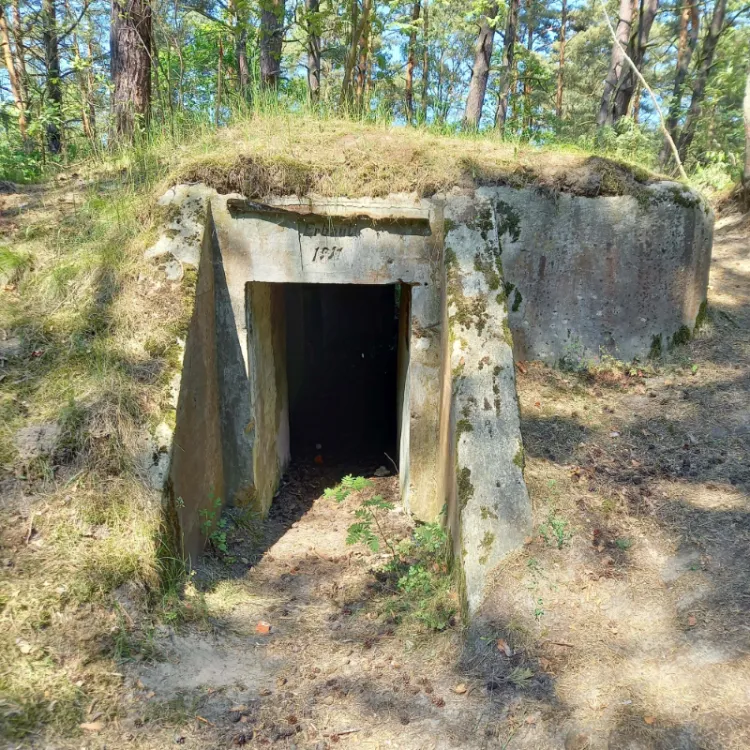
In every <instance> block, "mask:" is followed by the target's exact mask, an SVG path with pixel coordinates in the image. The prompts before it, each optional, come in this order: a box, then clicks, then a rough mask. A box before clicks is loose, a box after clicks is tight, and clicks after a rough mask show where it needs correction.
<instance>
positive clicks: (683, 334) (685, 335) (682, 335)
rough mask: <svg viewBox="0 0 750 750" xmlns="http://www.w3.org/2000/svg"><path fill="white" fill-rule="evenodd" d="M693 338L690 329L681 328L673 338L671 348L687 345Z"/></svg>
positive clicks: (686, 327)
mask: <svg viewBox="0 0 750 750" xmlns="http://www.w3.org/2000/svg"><path fill="white" fill-rule="evenodd" d="M691 338H693V332H692V331H691V330H690V328H688V326H680V328H679V330H678V331H677V332H676V333H675V334H674V336H672V342H671V346H672V347H675V346H681V345H682V344H687V343H689V342H690V339H691Z"/></svg>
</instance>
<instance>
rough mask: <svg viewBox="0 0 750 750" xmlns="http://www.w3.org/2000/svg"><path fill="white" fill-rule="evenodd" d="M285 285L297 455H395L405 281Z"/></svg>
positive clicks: (336, 459)
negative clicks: (375, 283) (402, 299)
mask: <svg viewBox="0 0 750 750" xmlns="http://www.w3.org/2000/svg"><path fill="white" fill-rule="evenodd" d="M284 287H285V289H284V293H285V308H286V347H287V382H288V388H289V422H290V438H291V445H290V447H291V454H292V460H294V461H299V460H303V461H304V460H309V459H312V458H314V457H316V456H319V457H320V458H318V459H317V460H318V461H319V462H320V461H323V462H324V463H325V464H327V465H332V464H341V463H346V462H354V463H361V462H363V461H368V460H372V461H374V462H376V463H381V464H382V463H387V459H386V458H385V456H384V453H388V455H389V456H392V457H393V458H394V460H397V449H396V445H397V424H398V417H397V409H398V404H397V379H398V351H397V350H398V333H399V309H400V306H401V307H403V305H402V304H401V299H400V298H401V287H400V286H395V285H379V286H375V285H359V284H357V285H354V284H285V285H284Z"/></svg>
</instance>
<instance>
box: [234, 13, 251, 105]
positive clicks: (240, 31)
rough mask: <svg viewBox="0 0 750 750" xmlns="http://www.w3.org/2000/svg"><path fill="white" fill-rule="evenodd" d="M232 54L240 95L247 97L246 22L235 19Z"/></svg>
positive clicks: (248, 89) (248, 82)
mask: <svg viewBox="0 0 750 750" xmlns="http://www.w3.org/2000/svg"><path fill="white" fill-rule="evenodd" d="M234 56H235V57H236V58H237V83H238V85H239V89H240V95H241V96H242V98H243V99H247V97H248V94H249V91H250V64H249V63H248V61H247V24H246V23H244V22H243V21H241V20H240V19H237V27H236V28H235V37H234Z"/></svg>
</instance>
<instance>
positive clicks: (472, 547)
mask: <svg viewBox="0 0 750 750" xmlns="http://www.w3.org/2000/svg"><path fill="white" fill-rule="evenodd" d="M177 194H179V195H182V193H179V191H177V192H176V195H177ZM183 197H184V198H185V200H186V201H187V204H188V206H189V209H190V211H191V212H192V211H193V207H194V206H193V204H194V203H195V200H198V199H199V198H200V200H203V199H204V198H205V195H204V194H203V193H201V191H200V190H198V192H190V191H187V192H185V196H183ZM208 200H209V203H210V205H209V209H208V212H207V219H206V223H205V231H204V235H203V244H202V255H201V260H200V270H199V282H198V289H197V293H196V305H195V312H194V316H193V320H192V323H191V327H190V332H189V335H188V339H187V344H186V353H185V362H184V368H183V379H182V388H181V393H180V399H179V406H178V415H177V429H176V432H175V438H174V446H173V450H172V455H173V461H172V467H171V471H170V480H169V482H168V492H167V495H168V498H169V499H170V505H169V508H170V510H171V513H170V516H171V517H175V518H177V519H178V525H179V526H180V527H181V533H182V535H183V537H184V540H185V549H186V551H187V552H188V553H189V554H191V555H195V554H197V552H199V551H200V549H201V546H202V543H203V536H202V534H201V529H200V525H201V522H200V518H201V515H200V512H201V510H203V511H204V515H203V518H204V519H205V517H206V511H208V512H209V513H210V512H211V508H212V503H214V502H215V498H217V497H219V498H221V500H222V502H229V503H245V502H252V503H254V504H255V506H256V507H257V508H258V509H259V510H261V511H262V512H263V513H266V512H267V511H268V509H269V507H270V505H271V502H272V498H273V495H274V493H275V490H276V488H277V486H278V482H279V479H280V477H281V474H282V473H283V471H284V469H285V467H286V465H287V463H288V461H289V458H290V456H289V446H290V435H289V403H288V393H287V390H288V387H287V374H286V341H285V336H286V326H285V323H284V319H285V315H286V310H285V301H284V300H285V298H284V294H283V289H284V287H283V286H281V285H282V284H289V283H329V284H330V283H336V284H402V285H405V286H406V291H405V293H403V294H402V297H401V299H402V302H401V310H400V322H399V334H398V344H397V348H398V385H399V388H398V395H397V401H398V403H397V404H395V405H394V408H396V409H397V410H398V415H399V416H398V435H399V458H400V460H399V468H400V480H401V487H402V498H403V501H404V504H405V506H406V508H407V509H408V510H409V511H410V512H411V513H413V514H414V515H415V516H416V517H417V518H418V519H421V520H424V521H435V520H437V519H438V518H440V517H441V513H442V511H444V510H445V511H446V521H447V524H448V527H449V528H450V530H451V533H452V536H453V540H454V550H455V553H456V557H457V559H458V560H459V561H460V563H461V566H462V571H463V579H464V584H465V586H464V594H465V601H466V603H467V605H468V609H469V611H470V612H474V611H476V609H477V608H478V607H479V605H480V604H481V601H482V597H483V595H484V587H485V582H486V580H487V579H488V575H489V573H490V572H491V570H492V569H493V568H494V567H495V566H496V564H497V563H498V562H499V561H500V560H501V559H502V558H503V557H504V556H506V555H507V554H508V553H509V552H510V551H512V550H513V549H516V548H518V547H519V546H520V545H521V544H522V542H523V539H524V537H526V536H527V535H528V534H529V533H530V529H531V509H530V504H529V498H528V493H527V491H526V486H525V483H524V480H523V463H524V454H523V446H522V442H521V433H520V421H519V413H518V403H517V398H516V392H515V372H514V366H513V355H514V351H515V356H516V358H527V357H538V358H542V359H545V360H548V361H555V362H556V361H558V360H560V359H561V358H563V357H566V358H570V357H575V358H579V359H584V358H589V357H594V356H598V355H599V354H600V352H601V351H603V350H606V351H608V352H610V353H612V354H614V355H615V356H618V357H621V358H626V359H627V358H632V357H636V356H638V357H643V356H646V355H647V354H648V352H649V350H650V349H651V348H652V346H654V345H655V344H654V342H661V344H662V345H663V346H666V345H667V344H668V343H669V341H670V340H671V338H672V337H673V336H674V335H675V333H678V332H682V333H678V335H683V334H684V330H692V327H693V325H694V324H695V319H696V316H697V315H698V312H699V308H700V305H701V303H702V302H703V300H704V299H705V294H706V287H707V274H708V263H709V261H710V246H711V230H712V216H711V212H710V210H709V209H707V208H706V207H705V206H704V204H703V202H702V201H701V199H700V198H698V197H697V196H695V195H694V194H693V193H690V192H689V191H685V190H684V189H683V188H679V187H676V186H675V185H673V184H671V183H665V184H661V185H656V186H650V187H648V188H646V187H644V188H643V191H642V193H641V194H638V195H637V196H636V197H633V196H627V197H616V198H583V197H573V196H570V195H563V194H559V195H551V194H549V193H543V192H540V191H538V190H534V189H530V188H527V189H521V190H519V189H513V188H507V187H493V188H489V187H488V188H480V189H477V190H473V189H472V190H465V191H459V190H456V191H454V192H452V193H450V194H448V195H436V196H434V197H433V198H432V199H430V200H420V199H417V198H415V197H413V196H403V195H396V196H390V197H389V198H387V199H379V200H373V199H366V198H363V199H357V200H351V199H337V200H329V199H326V200H323V199H316V198H306V199H298V198H287V199H283V200H277V201H274V202H272V203H270V204H267V205H264V204H258V203H253V202H250V201H247V200H245V199H243V198H241V197H240V196H213V197H210V196H209V197H208ZM192 215H193V214H192V213H191V216H192ZM172 221H173V222H176V223H177V224H178V225H179V224H180V222H179V221H178V219H177V218H175V217H173V218H172ZM188 239H189V238H188V237H187V236H186V242H187V241H188ZM169 252H170V253H172V252H173V251H172V250H170V251H169ZM188 255H189V253H188V251H187V250H184V251H183V250H178V251H177V253H176V256H178V257H179V256H181V258H182V259H181V260H180V262H181V263H182V262H187V261H186V260H184V259H185V258H187V256H188Z"/></svg>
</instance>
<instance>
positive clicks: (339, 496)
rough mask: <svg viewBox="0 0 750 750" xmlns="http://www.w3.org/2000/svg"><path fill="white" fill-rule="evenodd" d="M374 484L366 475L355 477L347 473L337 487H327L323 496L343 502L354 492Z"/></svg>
mask: <svg viewBox="0 0 750 750" xmlns="http://www.w3.org/2000/svg"><path fill="white" fill-rule="evenodd" d="M371 485H372V482H371V481H370V480H369V479H365V478H364V477H354V476H352V475H351V474H347V475H346V476H345V477H344V478H343V479H342V480H341V482H340V483H339V484H337V485H336V486H335V487H326V489H325V490H324V492H323V497H325V498H328V499H329V500H335V501H336V502H339V503H340V502H343V501H344V500H346V498H347V497H349V495H351V494H352V493H353V492H361V491H362V490H365V489H367V488H368V487H370V486H371Z"/></svg>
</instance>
